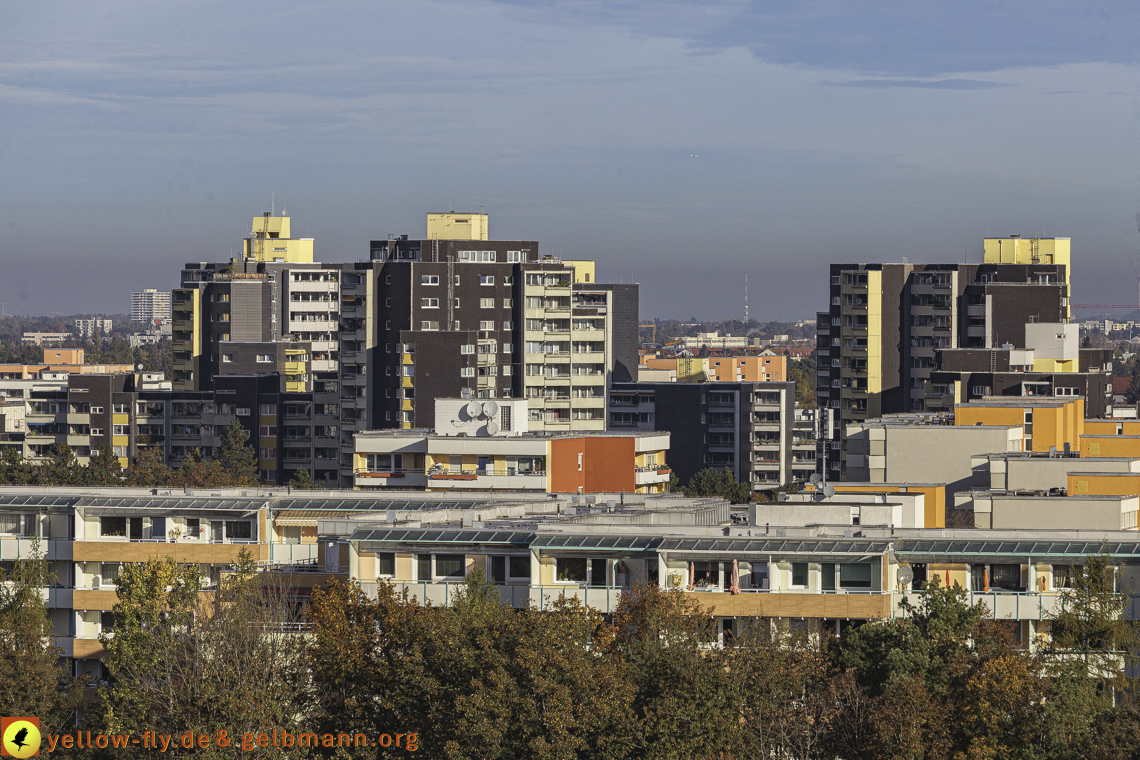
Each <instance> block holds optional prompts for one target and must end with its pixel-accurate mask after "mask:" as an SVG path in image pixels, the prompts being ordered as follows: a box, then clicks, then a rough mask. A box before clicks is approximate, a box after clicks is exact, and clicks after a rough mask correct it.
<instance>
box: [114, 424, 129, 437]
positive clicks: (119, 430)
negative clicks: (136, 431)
mask: <svg viewBox="0 0 1140 760" xmlns="http://www.w3.org/2000/svg"><path fill="white" fill-rule="evenodd" d="M113 430H114V432H113V435H130V434H131V426H130V425H114V426H113Z"/></svg>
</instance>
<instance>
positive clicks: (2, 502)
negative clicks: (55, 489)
mask: <svg viewBox="0 0 1140 760" xmlns="http://www.w3.org/2000/svg"><path fill="white" fill-rule="evenodd" d="M81 498H82V497H80V496H37V495H23V496H15V495H13V496H0V507H39V508H45V507H70V506H72V505H74V504H75V503H76V502H78V501H79V500H80V499H81Z"/></svg>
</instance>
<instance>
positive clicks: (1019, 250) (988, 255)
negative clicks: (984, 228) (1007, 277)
mask: <svg viewBox="0 0 1140 760" xmlns="http://www.w3.org/2000/svg"><path fill="white" fill-rule="evenodd" d="M1069 242H1070V240H1069V238H1059V237H1054V238H1044V237H1042V238H1023V237H1021V236H1020V235H1010V236H1009V237H1007V238H985V241H984V243H983V250H984V253H985V255H984V259H983V260H984V262H985V263H986V264H1063V265H1064V266H1066V267H1067V266H1069Z"/></svg>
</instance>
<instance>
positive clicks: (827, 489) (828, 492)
mask: <svg viewBox="0 0 1140 760" xmlns="http://www.w3.org/2000/svg"><path fill="white" fill-rule="evenodd" d="M823 495H824V496H826V497H827V498H829V499H830V498H831V497H832V496H834V495H835V487H834V486H824V487H823Z"/></svg>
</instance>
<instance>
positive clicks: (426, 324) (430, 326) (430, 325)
mask: <svg viewBox="0 0 1140 760" xmlns="http://www.w3.org/2000/svg"><path fill="white" fill-rule="evenodd" d="M420 329H421V330H438V329H439V321H438V320H435V321H433V320H427V319H425V320H424V321H422V322H420Z"/></svg>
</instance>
